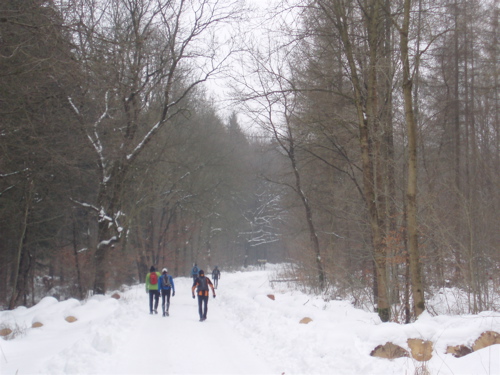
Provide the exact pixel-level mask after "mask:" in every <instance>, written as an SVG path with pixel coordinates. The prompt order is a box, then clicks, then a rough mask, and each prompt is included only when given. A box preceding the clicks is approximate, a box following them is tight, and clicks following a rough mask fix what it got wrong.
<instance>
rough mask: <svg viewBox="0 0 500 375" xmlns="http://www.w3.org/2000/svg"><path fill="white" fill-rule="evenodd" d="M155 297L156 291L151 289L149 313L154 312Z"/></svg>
mask: <svg viewBox="0 0 500 375" xmlns="http://www.w3.org/2000/svg"><path fill="white" fill-rule="evenodd" d="M153 297H154V291H153V290H150V291H149V313H150V314H152V313H153Z"/></svg>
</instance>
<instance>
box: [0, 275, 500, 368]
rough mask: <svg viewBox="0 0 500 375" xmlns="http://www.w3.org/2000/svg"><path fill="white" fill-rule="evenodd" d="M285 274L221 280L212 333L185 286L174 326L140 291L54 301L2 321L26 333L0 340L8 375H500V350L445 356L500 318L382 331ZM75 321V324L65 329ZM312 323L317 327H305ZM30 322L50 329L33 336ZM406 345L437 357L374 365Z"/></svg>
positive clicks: (386, 326)
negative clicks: (429, 346) (417, 342)
mask: <svg viewBox="0 0 500 375" xmlns="http://www.w3.org/2000/svg"><path fill="white" fill-rule="evenodd" d="M278 268H279V266H273V265H270V266H269V267H268V270H246V271H243V272H234V273H225V272H223V273H222V278H221V280H220V282H219V288H218V290H217V298H216V299H213V298H212V297H210V301H209V311H208V319H207V321H205V322H199V317H198V306H197V300H195V299H192V298H191V279H189V278H183V277H179V278H175V286H176V295H175V297H173V298H172V300H171V305H170V316H169V317H162V316H161V314H158V315H150V314H149V306H148V294H147V293H146V291H145V289H144V284H140V285H135V286H132V287H127V288H125V289H126V290H123V291H121V292H120V294H121V298H120V299H119V300H116V299H113V298H111V297H110V295H106V296H94V297H92V298H90V299H89V300H87V301H77V300H74V299H72V300H67V301H61V302H58V301H57V300H56V299H55V298H52V297H47V298H45V299H43V300H42V301H41V302H40V303H39V304H37V305H36V306H34V307H31V308H29V309H27V308H25V307H19V308H17V309H15V310H13V311H0V326H10V327H17V328H18V335H17V336H16V338H14V339H11V340H2V339H0V374H2V375H26V374H103V375H104V374H105V375H108V374H109V375H113V374H235V375H237V374H259V375H260V374H265V375H267V374H274V375H281V374H283V373H284V374H286V375H299V374H314V375H316V374H336V375H348V374H349V375H390V374H398V375H402V374H414V373H417V372H420V373H422V372H421V371H423V370H422V369H424V368H425V369H426V371H428V373H430V374H433V375H434V374H439V375H459V374H475V375H483V374H484V375H493V374H495V375H499V374H500V345H492V346H490V347H487V348H484V349H481V350H478V351H477V352H474V353H471V354H469V355H467V356H465V357H462V358H455V357H453V356H452V355H451V354H446V348H447V346H449V345H471V344H472V343H473V342H474V341H475V340H476V339H477V338H478V337H479V336H480V335H481V333H482V332H485V331H495V332H500V313H499V312H493V311H489V312H487V311H485V312H482V313H480V314H478V315H462V316H446V315H438V316H434V317H433V316H431V315H430V314H427V313H425V314H423V315H422V316H421V317H420V318H419V319H418V320H417V321H416V322H415V323H412V324H406V325H402V324H396V323H381V322H380V319H379V318H378V316H377V314H375V313H373V312H367V311H363V310H361V309H358V308H355V307H354V306H353V305H352V304H351V303H350V302H348V301H340V300H339V301H336V300H325V299H323V298H321V296H314V295H307V294H304V293H302V292H299V291H297V290H294V289H293V288H288V287H287V285H286V283H279V284H277V285H279V289H278V288H276V289H273V288H272V286H271V283H270V282H269V280H270V279H273V278H275V277H276V270H277V269H278ZM269 294H274V295H275V299H274V300H273V299H270V298H268V295H269ZM441 297H443V296H441ZM447 302H448V303H449V302H450V300H448V301H447ZM439 303H440V304H443V303H446V302H439ZM439 307H440V306H439V305H435V306H434V308H439ZM67 316H74V317H76V318H77V319H78V320H77V321H76V322H74V323H68V322H67V321H66V320H65V318H66V317H67ZM304 317H309V318H311V319H312V321H311V322H310V323H309V324H300V323H299V322H300V320H301V319H302V318H304ZM34 322H41V323H43V327H41V328H31V325H32V323H34ZM409 338H420V339H424V340H430V341H432V342H433V348H434V351H433V357H432V358H431V359H430V360H429V361H428V362H418V361H416V360H414V359H411V358H398V359H394V360H387V359H381V358H375V357H372V356H370V353H371V352H372V350H373V349H374V348H375V347H376V346H378V345H383V344H385V343H386V342H389V341H390V342H392V343H394V344H396V345H399V346H401V347H402V348H405V349H406V350H409V349H408V347H407V340H408V339H409Z"/></svg>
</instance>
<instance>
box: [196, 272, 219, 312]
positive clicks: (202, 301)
mask: <svg viewBox="0 0 500 375" xmlns="http://www.w3.org/2000/svg"><path fill="white" fill-rule="evenodd" d="M198 275H199V276H198V277H197V278H196V280H195V281H194V283H193V287H192V288H191V293H192V295H193V298H194V290H195V289H197V294H198V313H199V314H200V322H203V321H205V320H207V312H208V295H209V289H208V288H209V287H210V288H211V289H212V293H213V296H214V298H215V297H216V296H215V289H214V285H213V284H212V281H210V279H209V278H208V277H206V276H205V272H204V271H203V270H200V271H199V272H198Z"/></svg>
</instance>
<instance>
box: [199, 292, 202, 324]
mask: <svg viewBox="0 0 500 375" xmlns="http://www.w3.org/2000/svg"><path fill="white" fill-rule="evenodd" d="M202 306H203V296H200V295H198V313H199V314H200V320H202V319H203V310H202Z"/></svg>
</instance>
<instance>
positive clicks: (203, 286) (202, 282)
mask: <svg viewBox="0 0 500 375" xmlns="http://www.w3.org/2000/svg"><path fill="white" fill-rule="evenodd" d="M198 280H199V281H198V291H205V290H208V282H207V278H206V277H205V276H200V277H198Z"/></svg>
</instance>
